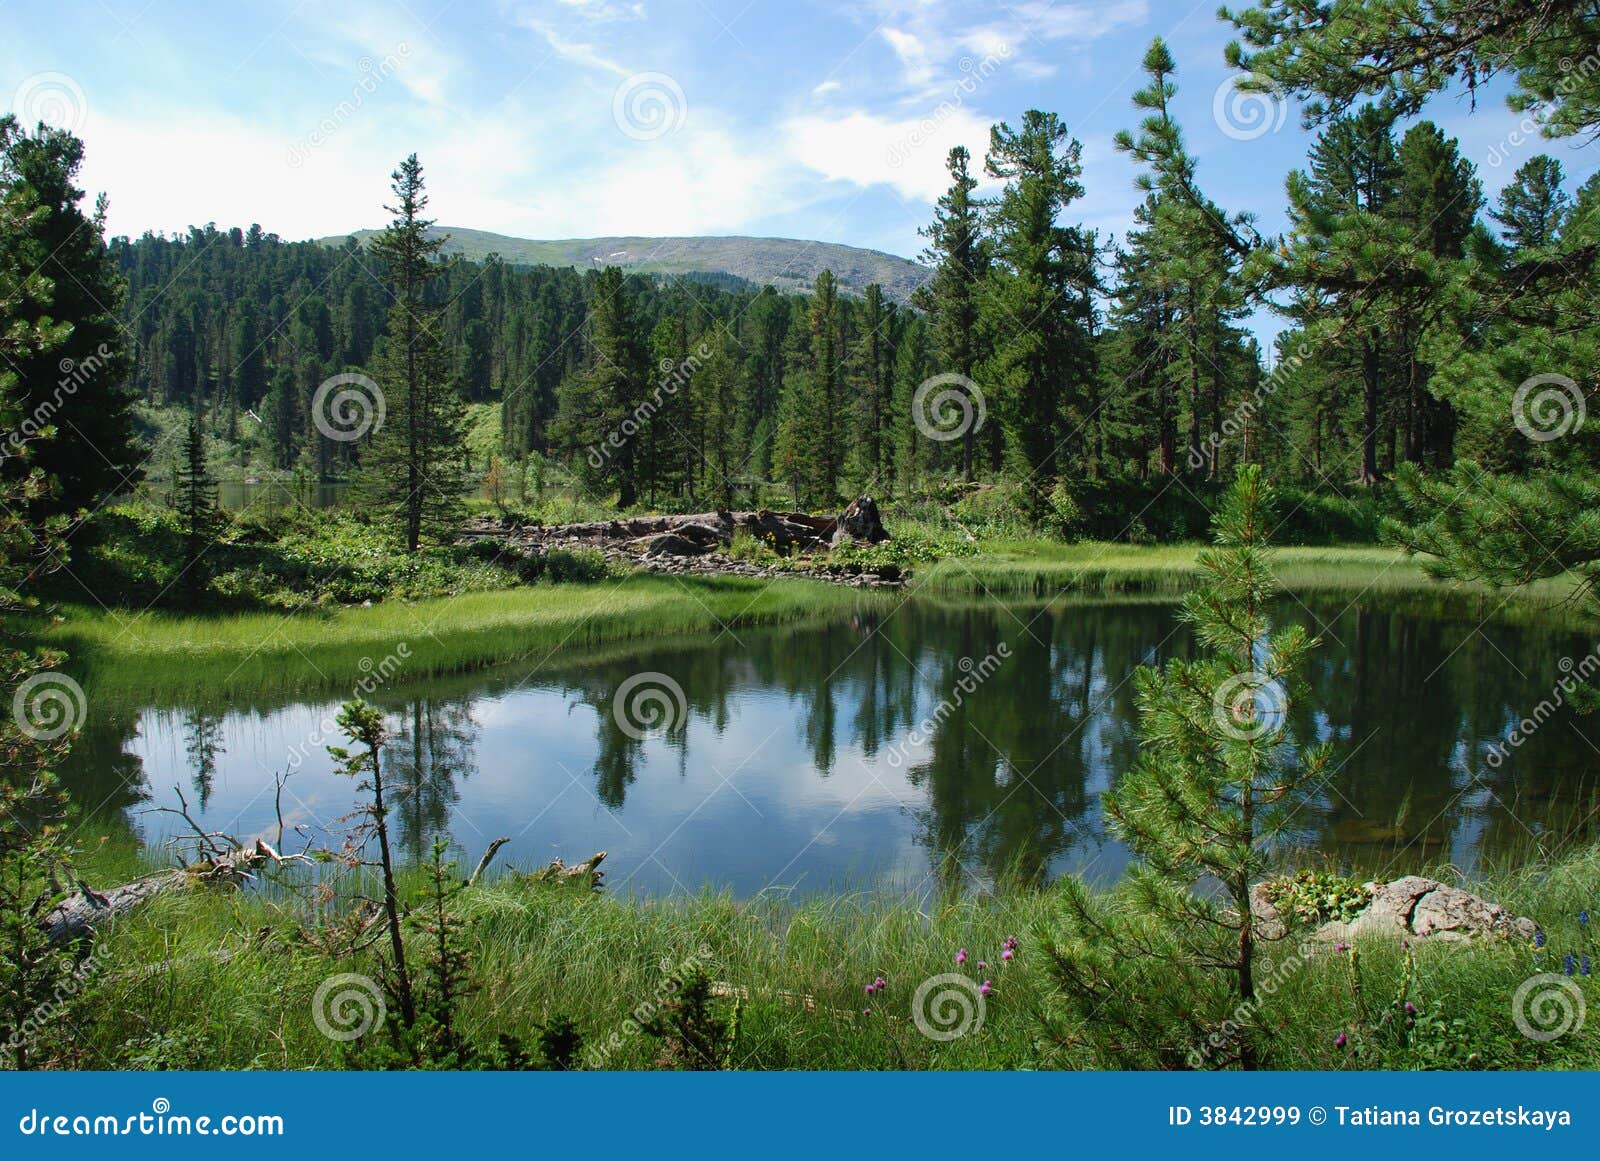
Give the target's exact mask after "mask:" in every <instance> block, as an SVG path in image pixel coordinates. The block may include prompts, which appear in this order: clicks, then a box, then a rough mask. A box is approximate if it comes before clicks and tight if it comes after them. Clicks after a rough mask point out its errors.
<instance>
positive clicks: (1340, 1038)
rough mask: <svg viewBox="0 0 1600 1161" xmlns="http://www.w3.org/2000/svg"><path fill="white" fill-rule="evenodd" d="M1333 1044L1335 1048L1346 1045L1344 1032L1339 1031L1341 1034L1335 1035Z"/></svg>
mask: <svg viewBox="0 0 1600 1161" xmlns="http://www.w3.org/2000/svg"><path fill="white" fill-rule="evenodd" d="M1333 1046H1334V1047H1335V1048H1343V1047H1344V1033H1343V1032H1341V1033H1339V1035H1337V1036H1335V1037H1334V1038H1333Z"/></svg>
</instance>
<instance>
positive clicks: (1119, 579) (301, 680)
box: [29, 538, 1592, 702]
mask: <svg viewBox="0 0 1600 1161" xmlns="http://www.w3.org/2000/svg"><path fill="white" fill-rule="evenodd" d="M927 542H928V540H927V539H926V538H924V539H921V540H919V541H918V543H927ZM1199 551H1200V548H1199V546H1198V545H1167V546H1159V547H1143V546H1135V545H1123V544H1096V543H1078V544H1066V543H1062V542H1059V541H1049V540H997V541H987V542H983V543H982V544H981V545H980V548H979V551H977V552H976V553H975V554H973V555H968V556H947V557H945V558H943V559H941V560H939V561H937V562H936V563H933V564H921V563H917V564H914V565H913V566H912V571H913V575H912V580H911V583H910V585H909V586H908V588H907V590H906V594H908V595H913V596H915V597H917V598H920V599H928V600H941V601H943V600H970V599H974V598H985V597H995V598H1001V599H1006V600H1028V599H1038V598H1040V597H1044V596H1053V595H1055V594H1058V593H1066V592H1076V593H1083V594H1085V595H1089V596H1101V595H1123V596H1127V595H1142V596H1147V597H1151V598H1164V597H1169V596H1171V595H1174V594H1176V593H1178V592H1180V591H1182V590H1183V589H1185V588H1186V587H1188V586H1189V585H1190V584H1191V583H1193V582H1194V580H1195V578H1196V577H1197V576H1198V572H1197V569H1196V565H1195V558H1196V556H1197V554H1198V552H1199ZM1273 568H1274V571H1275V572H1276V573H1277V575H1278V577H1279V579H1280V580H1281V581H1282V583H1283V585H1284V587H1285V588H1286V589H1288V591H1290V592H1291V593H1294V594H1295V595H1296V596H1301V597H1307V598H1309V597H1310V596H1313V595H1316V594H1331V595H1340V596H1344V597H1347V598H1349V599H1355V598H1357V597H1361V596H1380V597H1382V598H1383V599H1384V600H1385V602H1386V604H1388V605H1390V606H1394V607H1405V608H1408V609H1414V610H1415V611H1418V612H1422V613H1426V614H1428V615H1432V616H1450V615H1460V616H1467V617H1471V618H1473V619H1474V620H1482V619H1485V618H1486V617H1487V616H1489V615H1491V614H1492V615H1494V616H1495V617H1496V618H1497V619H1501V620H1511V621H1516V620H1524V621H1538V622H1541V623H1545V624H1550V623H1557V622H1565V623H1571V624H1574V625H1579V626H1582V625H1589V624H1592V617H1591V615H1590V614H1589V613H1588V611H1587V609H1586V608H1584V607H1583V606H1577V605H1573V604H1571V603H1570V602H1566V603H1563V599H1564V598H1565V597H1566V596H1568V595H1569V593H1570V591H1571V587H1570V585H1568V584H1566V583H1564V582H1561V581H1547V582H1542V583H1540V584H1537V585H1532V586H1529V587H1528V588H1526V589H1523V590H1517V591H1515V592H1509V593H1504V594H1498V593H1494V592H1492V591H1491V590H1488V589H1484V588H1481V587H1474V586H1452V585H1445V584H1441V583H1440V582H1438V581H1435V580H1432V579H1430V578H1429V577H1428V576H1427V575H1426V574H1425V573H1424V572H1423V570H1422V568H1421V566H1420V565H1419V564H1418V563H1417V562H1416V561H1414V560H1409V559H1407V558H1406V557H1404V556H1403V555H1402V554H1400V553H1398V552H1395V551H1392V550H1389V549H1382V548H1359V547H1358V548H1284V549H1278V550H1276V551H1275V552H1274V554H1273ZM896 599H903V598H902V597H897V596H894V595H884V594H881V593H880V594H872V593H867V592H862V591H859V590H855V589H848V588H843V587H840V586H836V585H830V584H826V583H823V582H819V581H811V580H806V579H801V578H783V579H780V580H776V581H768V580H762V579H755V578H742V577H678V578H665V577H657V576H650V575H647V574H639V575H635V576H630V577H626V578H622V579H620V580H616V581H610V582H599V583H593V584H583V583H567V584H561V585H545V584H539V585H531V586H524V587H517V588H508V589H504V590H500V591H490V592H465V593H461V594H459V595H455V596H450V597H438V598H427V599H420V600H414V601H410V600H388V601H382V602H379V603H376V604H373V605H371V606H370V607H360V606H342V607H341V606H337V605H335V606H329V607H325V608H315V609H307V610H300V611H294V612H288V613H279V612H254V613H237V614H222V613H207V614H185V613H181V612H173V611H165V610H152V611H146V612H126V611H122V610H119V609H116V608H108V607H95V606H90V605H82V604H68V605H65V606H63V607H61V608H60V609H59V610H58V611H59V612H60V614H61V621H60V623H59V624H55V625H50V626H45V625H43V624H42V623H39V622H35V623H34V624H33V625H32V626H30V627H29V628H31V631H32V635H33V636H35V637H37V638H39V639H40V640H41V641H42V642H43V643H46V644H49V645H51V646H54V647H57V648H60V649H63V650H65V651H66V652H67V654H68V655H69V657H71V659H72V661H71V664H70V666H69V668H70V669H72V670H73V671H74V672H76V673H77V674H78V676H79V677H80V678H81V679H82V680H84V681H85V683H86V684H89V685H91V687H92V689H93V691H94V692H95V693H96V695H97V696H98V695H109V696H114V697H117V696H122V695H123V694H127V695H136V696H138V697H141V698H144V699H146V700H149V701H156V702H161V701H173V700H180V699H199V700H202V701H205V700H211V701H216V700H224V699H238V698H240V697H258V696H259V697H272V696H284V695H290V694H302V693H312V692H318V691H328V690H340V689H349V688H350V687H352V686H353V685H354V684H355V683H356V682H357V681H358V680H360V679H361V678H362V677H363V676H365V675H366V674H368V673H369V672H370V671H371V670H372V669H373V668H374V667H381V666H382V662H383V661H384V659H386V658H387V659H389V662H390V666H391V667H393V670H394V673H393V676H394V677H395V678H396V679H398V680H405V679H407V678H421V677H428V676H438V675H442V674H451V673H463V672H468V671H472V670H476V669H481V668H486V667H489V666H492V665H497V664H505V663H510V662H532V663H535V664H537V663H539V662H540V661H542V660H544V659H546V658H548V657H550V656H552V655H553V654H554V653H556V652H558V651H559V652H561V653H563V654H565V653H569V652H573V651H578V650H589V649H593V648H597V647H609V646H615V645H620V644H625V643H627V642H632V641H637V640H643V639H651V638H662V639H670V638H675V637H683V638H689V637H700V638H704V637H705V636H707V635H710V636H716V635H717V634H719V633H720V632H722V630H723V629H724V628H730V629H735V630H737V629H740V628H745V627H755V626H759V625H773V624H779V623H784V622H790V621H798V620H802V619H808V618H823V617H829V616H835V615H838V614H840V613H842V612H845V611H848V610H850V609H853V608H858V607H860V606H861V605H863V604H864V603H868V602H886V601H892V600H896ZM402 646H404V649H405V655H404V656H403V657H401V658H399V659H398V660H397V659H396V657H395V654H396V651H397V650H398V649H400V648H401V647H402Z"/></svg>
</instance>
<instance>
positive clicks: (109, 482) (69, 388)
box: [0, 115, 142, 519]
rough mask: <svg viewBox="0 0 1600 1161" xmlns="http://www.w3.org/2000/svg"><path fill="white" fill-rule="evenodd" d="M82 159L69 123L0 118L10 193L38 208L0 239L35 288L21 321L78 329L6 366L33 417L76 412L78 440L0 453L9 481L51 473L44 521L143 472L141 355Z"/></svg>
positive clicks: (39, 497) (3, 176) (4, 179)
mask: <svg viewBox="0 0 1600 1161" xmlns="http://www.w3.org/2000/svg"><path fill="white" fill-rule="evenodd" d="M82 163H83V143H82V142H81V141H79V140H78V139H77V138H76V137H74V136H73V135H72V134H71V133H69V132H67V131H66V130H64V129H52V128H49V127H46V126H44V125H41V126H40V127H39V128H38V131H37V132H31V133H30V132H27V131H25V130H24V128H23V127H22V126H21V125H19V124H18V123H17V120H16V118H15V117H13V116H10V115H6V116H0V194H4V195H6V196H8V197H10V196H12V195H15V196H16V197H18V198H20V199H23V201H25V202H26V204H27V206H28V207H29V212H27V213H24V214H18V215H17V216H16V217H15V218H14V219H13V221H12V223H11V224H10V227H9V228H10V230H11V234H10V236H9V237H7V238H5V239H3V240H0V245H3V246H4V247H5V249H6V250H7V251H8V252H9V253H10V254H12V255H14V256H15V259H16V261H17V262H18V263H19V264H20V266H21V268H22V269H25V270H26V271H28V272H29V274H30V279H29V281H30V283H31V284H32V286H33V293H30V294H28V295H27V296H25V297H24V298H22V299H21V300H19V301H18V302H17V303H16V305H15V306H14V307H13V308H12V310H13V311H14V312H15V313H16V314H17V316H18V317H17V319H16V321H15V323H14V324H13V325H16V326H19V327H34V326H59V325H62V324H66V325H67V326H69V327H70V330H68V331H67V332H66V333H65V335H64V336H63V337H62V338H61V339H60V341H59V342H57V343H55V344H54V345H53V346H52V347H51V349H49V350H45V349H43V348H41V347H38V346H31V347H22V348H19V349H18V350H17V351H16V352H15V353H14V354H12V355H11V356H10V357H9V363H8V368H9V370H10V372H11V373H12V374H13V375H14V376H15V386H14V387H13V391H14V393H15V398H16V400H17V403H18V406H19V409H20V411H21V414H22V417H23V418H25V419H27V420H28V421H29V422H30V423H31V424H38V425H41V426H43V425H50V426H55V427H57V428H60V427H61V425H62V423H63V421H64V420H66V419H67V418H68V417H69V416H70V418H71V421H72V438H71V439H65V438H63V439H56V440H46V441H42V442H40V444H39V446H38V448H37V449H35V454H34V456H33V457H32V459H31V462H30V464H29V466H24V463H23V461H22V460H21V459H19V458H18V457H14V456H13V457H7V458H6V459H5V460H3V461H0V478H3V479H5V480H6V481H8V482H10V483H12V484H17V483H19V482H20V481H21V479H22V478H23V476H24V475H25V474H26V473H27V472H29V471H31V470H33V469H34V468H37V469H38V470H40V471H41V472H43V473H44V475H45V476H46V477H48V478H49V479H50V480H51V481H52V486H51V487H50V488H49V489H48V490H47V492H44V493H38V494H36V495H35V497H34V499H33V501H32V503H33V504H34V505H36V506H38V507H39V509H40V510H39V512H37V513H36V515H37V516H38V517H39V518H41V519H42V518H43V517H45V516H47V515H50V514H54V513H72V512H77V511H79V510H81V509H86V508H91V507H93V506H94V505H95V504H96V503H97V502H99V501H100V500H102V499H104V498H105V497H106V496H108V495H110V494H112V493H116V492H122V491H127V490H130V489H131V488H132V487H133V486H134V485H136V484H137V483H138V482H139V479H140V470H139V464H140V462H141V459H142V457H141V456H140V454H139V452H138V449H137V447H136V446H135V440H134V426H133V403H134V397H133V395H132V393H131V392H128V391H127V390H126V389H125V386H124V385H125V381H126V379H127V376H128V373H129V370H130V368H131V365H132V360H131V357H130V355H129V352H128V349H127V345H126V342H125V339H124V334H123V330H122V327H121V325H120V322H119V320H118V318H117V312H118V311H119V310H120V309H121V307H122V304H123V299H124V297H125V294H126V285H125V283H124V282H123V280H122V278H121V277H120V276H119V275H118V273H117V270H116V266H115V264H114V263H113V261H112V260H111V257H110V256H109V254H108V253H107V251H106V244H105V236H104V235H105V201H104V199H103V198H102V199H101V200H100V201H98V202H97V203H96V205H95V208H94V212H93V213H92V214H85V213H84V212H83V210H82V208H81V206H80V204H79V203H80V202H81V201H82V200H83V196H84V192H83V191H82V190H81V189H79V188H77V186H76V185H74V182H75V181H76V179H77V176H78V170H79V167H80V166H81V165H82ZM19 204H20V203H19ZM8 321H10V320H9V319H8Z"/></svg>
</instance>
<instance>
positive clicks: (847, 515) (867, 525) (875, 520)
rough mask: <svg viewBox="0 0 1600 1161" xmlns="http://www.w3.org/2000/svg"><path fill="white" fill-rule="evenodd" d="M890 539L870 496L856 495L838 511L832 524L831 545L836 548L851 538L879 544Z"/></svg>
mask: <svg viewBox="0 0 1600 1161" xmlns="http://www.w3.org/2000/svg"><path fill="white" fill-rule="evenodd" d="M888 539H890V537H889V533H888V532H887V531H886V530H885V529H884V527H883V518H882V517H881V516H880V515H879V514H878V502H877V501H876V500H874V499H873V498H872V497H871V496H858V497H856V498H855V499H854V500H852V501H851V502H850V506H849V507H848V508H846V509H845V510H844V511H843V512H841V513H839V519H838V520H837V521H836V522H835V524H834V530H833V536H832V538H831V540H830V542H829V543H830V544H831V545H832V547H834V548H837V547H839V545H841V544H844V543H846V542H848V541H851V540H864V541H866V542H867V543H868V544H881V543H883V541H885V540H888Z"/></svg>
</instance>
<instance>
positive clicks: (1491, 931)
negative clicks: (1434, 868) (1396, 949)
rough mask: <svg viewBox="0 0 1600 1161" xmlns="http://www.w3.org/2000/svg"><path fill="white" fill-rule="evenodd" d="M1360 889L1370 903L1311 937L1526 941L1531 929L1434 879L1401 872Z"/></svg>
mask: <svg viewBox="0 0 1600 1161" xmlns="http://www.w3.org/2000/svg"><path fill="white" fill-rule="evenodd" d="M1366 887H1367V889H1368V890H1369V891H1371V892H1372V901H1371V902H1370V903H1368V904H1367V906H1366V908H1365V909H1364V910H1363V911H1362V912H1361V913H1360V914H1359V915H1357V916H1356V917H1355V918H1354V919H1353V920H1351V921H1350V922H1349V923H1343V922H1340V921H1339V920H1333V921H1331V922H1328V923H1324V924H1323V925H1322V926H1321V927H1319V928H1317V930H1316V931H1315V932H1314V933H1313V934H1312V938H1313V939H1315V940H1318V941H1319V942H1323V943H1334V942H1350V941H1351V940H1353V939H1355V938H1359V937H1363V936H1372V935H1387V936H1390V937H1392V938H1395V939H1410V940H1434V941H1438V942H1443V943H1450V942H1459V941H1462V940H1469V939H1479V938H1486V937H1495V938H1499V939H1532V938H1533V935H1534V932H1535V930H1537V925H1536V924H1535V923H1534V922H1533V920H1531V919H1524V918H1520V917H1518V916H1515V915H1512V914H1511V913H1510V912H1509V911H1507V910H1506V909H1505V908H1503V907H1501V906H1500V905H1499V904H1497V903H1490V902H1489V901H1488V900H1486V899H1482V898H1479V897H1478V896H1477V895H1474V894H1472V893H1471V892H1470V891H1463V890H1462V889H1461V888H1460V887H1451V886H1449V885H1447V884H1445V883H1441V882H1439V881H1438V880H1437V879H1425V878H1423V877H1422V876H1420V875H1407V876H1406V877H1405V878H1403V879H1396V880H1395V881H1394V882H1392V883H1368V884H1366Z"/></svg>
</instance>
